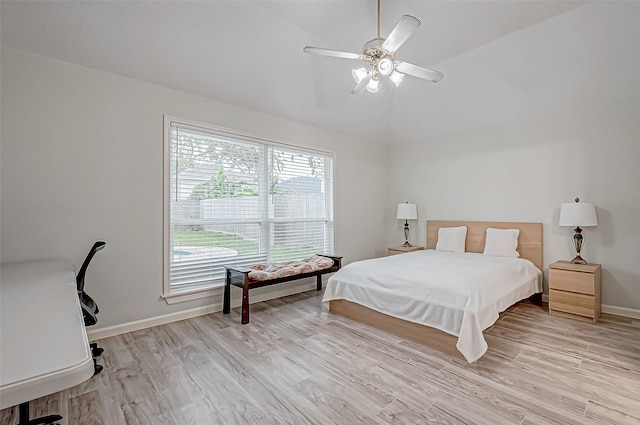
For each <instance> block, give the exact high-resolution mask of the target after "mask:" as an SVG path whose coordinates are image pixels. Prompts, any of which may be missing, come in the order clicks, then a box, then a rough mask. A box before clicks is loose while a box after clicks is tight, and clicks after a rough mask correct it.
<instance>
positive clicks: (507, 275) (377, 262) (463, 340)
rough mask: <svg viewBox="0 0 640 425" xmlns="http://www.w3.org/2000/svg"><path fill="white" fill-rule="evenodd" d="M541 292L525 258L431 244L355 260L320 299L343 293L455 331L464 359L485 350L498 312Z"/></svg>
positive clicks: (388, 311) (475, 357)
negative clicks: (445, 249)
mask: <svg viewBox="0 0 640 425" xmlns="http://www.w3.org/2000/svg"><path fill="white" fill-rule="evenodd" d="M538 292H542V272H541V271H540V270H539V269H538V268H537V267H536V266H534V265H533V263H532V262H530V261H529V260H525V259H522V258H507V257H492V256H487V255H482V254H476V253H453V252H441V251H434V250H424V251H416V252H410V253H406V254H400V255H393V256H388V257H382V258H375V259H371V260H363V261H357V262H354V263H351V264H348V265H346V266H344V267H343V268H342V269H340V270H339V271H337V272H336V273H335V274H334V275H333V276H332V277H331V278H330V279H329V282H328V283H327V288H326V290H325V293H324V297H323V299H322V301H323V303H325V305H326V306H327V307H328V306H329V301H331V300H338V299H344V300H347V301H351V302H354V303H357V304H360V305H363V306H365V307H368V308H370V309H372V310H376V311H378V312H380V313H384V314H387V315H389V316H393V317H397V318H400V319H404V320H407V321H410V322H415V323H419V324H422V325H427V326H430V327H433V328H437V329H439V330H441V331H443V332H446V333H448V334H450V335H454V336H457V337H458V343H457V345H456V347H457V348H458V351H460V353H462V355H463V356H464V357H465V359H466V360H467V361H468V362H474V361H476V360H478V359H479V358H480V357H482V355H484V353H485V352H486V351H487V342H486V341H485V339H484V336H483V334H482V331H483V330H485V329H487V328H488V327H489V326H491V325H492V324H493V323H495V321H496V320H497V319H498V317H499V313H500V312H502V311H504V310H506V309H507V308H508V307H509V306H511V305H513V304H515V303H516V302H518V301H520V300H522V299H525V298H527V297H529V296H531V295H533V294H534V293H538Z"/></svg>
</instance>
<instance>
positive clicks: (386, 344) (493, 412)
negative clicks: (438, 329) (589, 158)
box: [0, 291, 640, 425]
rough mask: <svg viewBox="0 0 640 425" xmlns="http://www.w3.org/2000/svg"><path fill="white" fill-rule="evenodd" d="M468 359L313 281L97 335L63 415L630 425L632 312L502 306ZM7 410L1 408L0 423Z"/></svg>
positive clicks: (638, 347)
mask: <svg viewBox="0 0 640 425" xmlns="http://www.w3.org/2000/svg"><path fill="white" fill-rule="evenodd" d="M486 339H487V342H488V344H489V350H488V352H487V353H486V354H485V355H484V356H483V357H482V358H481V359H480V360H479V361H478V362H476V363H474V364H469V363H467V362H465V361H464V360H462V359H459V358H456V357H451V356H449V355H447V354H444V353H441V352H438V351H435V350H433V349H431V348H429V347H426V346H424V345H420V344H417V343H415V342H412V341H408V340H404V339H402V338H399V337H397V336H394V335H390V334H387V333H385V332H382V331H380V330H377V329H373V328H370V327H368V326H366V325H362V324H360V323H357V322H353V321H351V320H348V319H345V318H343V317H340V316H337V315H334V314H330V313H328V312H327V310H326V309H325V308H324V307H323V306H322V303H321V293H317V292H315V291H311V292H307V293H303V294H297V295H293V296H290V297H284V298H281V299H277V300H270V301H266V302H263V303H259V304H254V305H252V306H251V323H250V324H248V325H241V324H240V313H239V311H238V309H235V310H232V313H231V314H230V315H223V314H221V313H214V314H209V315H205V316H200V317H196V318H193V319H189V320H183V321H179V322H175V323H170V324H167V325H162V326H155V327H152V328H149V329H143V330H140V331H136V332H131V333H128V334H123V335H118V336H115V337H111V338H105V339H103V340H101V341H98V342H99V345H100V346H102V347H103V348H104V349H105V352H104V354H103V355H102V356H101V358H99V360H98V362H99V363H100V364H102V365H104V367H105V369H104V371H103V372H102V373H101V374H100V375H97V376H94V377H93V378H91V379H89V380H88V381H86V382H84V383H82V384H80V385H78V386H76V387H73V388H70V389H68V390H65V391H61V392H59V393H56V394H52V395H50V396H47V397H43V398H41V399H38V400H34V401H33V402H32V403H31V412H32V415H45V414H52V413H60V414H62V415H64V419H63V420H62V421H61V425H94V424H95V425H138V424H140V425H143V424H144V425H147V424H149V425H158V424H170V425H182V424H185V425H186V424H188V425H194V424H195V425H199V424H203V425H209V424H220V425H245V424H269V425H281V424H286V425H325V424H326V425H343V424H344V425H351V424H367V425H390V424H393V425H396V424H397V425H408V424H414V425H415V424H490V425H510V424H513V425H533V424H536V425H549V424H555V425H558V424H561V425H605V424H607V425H611V424H621V425H626V424H640V321H638V320H635V319H628V318H622V317H616V316H611V315H603V316H602V318H601V320H600V321H599V322H598V324H596V325H592V324H590V323H587V322H582V321H577V320H572V319H569V318H563V317H557V316H551V315H549V314H548V313H547V311H546V310H545V309H544V308H542V307H539V306H535V305H533V304H528V303H521V304H518V305H516V306H513V307H511V308H509V309H508V312H507V313H505V314H504V315H503V316H501V318H500V319H499V320H498V321H497V322H496V323H495V325H494V326H493V327H492V328H491V329H489V330H488V331H487V333H486ZM16 422H17V408H9V409H4V410H2V411H0V425H13V424H15V423H16Z"/></svg>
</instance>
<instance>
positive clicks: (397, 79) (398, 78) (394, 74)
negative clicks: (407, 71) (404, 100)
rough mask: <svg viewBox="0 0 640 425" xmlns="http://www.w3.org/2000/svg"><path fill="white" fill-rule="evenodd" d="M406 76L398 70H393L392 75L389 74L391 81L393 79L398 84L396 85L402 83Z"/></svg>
mask: <svg viewBox="0 0 640 425" xmlns="http://www.w3.org/2000/svg"><path fill="white" fill-rule="evenodd" d="M403 78H404V74H401V73H399V72H397V71H393V72H392V73H391V74H390V75H389V79H390V80H391V81H393V83H394V84H395V85H396V87H398V86H399V85H400V83H401V82H402V79H403Z"/></svg>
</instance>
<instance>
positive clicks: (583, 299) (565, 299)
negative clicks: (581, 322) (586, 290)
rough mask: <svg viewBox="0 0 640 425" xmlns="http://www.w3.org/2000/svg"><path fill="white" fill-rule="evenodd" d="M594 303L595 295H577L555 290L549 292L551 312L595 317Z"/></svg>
mask: <svg viewBox="0 0 640 425" xmlns="http://www.w3.org/2000/svg"><path fill="white" fill-rule="evenodd" d="M594 301H595V299H594V296H593V295H584V294H576V293H570V292H564V291H558V290H555V289H550V290H549V310H557V311H563V312H565V313H571V314H577V315H579V316H585V317H594V316H595V311H594V304H595V303H594Z"/></svg>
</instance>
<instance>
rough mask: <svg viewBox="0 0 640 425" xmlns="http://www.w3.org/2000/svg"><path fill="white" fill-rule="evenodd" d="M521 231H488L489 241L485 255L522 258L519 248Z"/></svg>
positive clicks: (485, 245)
mask: <svg viewBox="0 0 640 425" xmlns="http://www.w3.org/2000/svg"><path fill="white" fill-rule="evenodd" d="M518 236H520V229H493V228H488V229H487V240H486V242H485V244H484V252H483V254H484V255H493V256H495V257H515V258H517V257H520V254H519V253H518V251H517V250H516V248H518Z"/></svg>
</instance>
